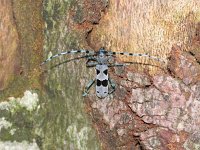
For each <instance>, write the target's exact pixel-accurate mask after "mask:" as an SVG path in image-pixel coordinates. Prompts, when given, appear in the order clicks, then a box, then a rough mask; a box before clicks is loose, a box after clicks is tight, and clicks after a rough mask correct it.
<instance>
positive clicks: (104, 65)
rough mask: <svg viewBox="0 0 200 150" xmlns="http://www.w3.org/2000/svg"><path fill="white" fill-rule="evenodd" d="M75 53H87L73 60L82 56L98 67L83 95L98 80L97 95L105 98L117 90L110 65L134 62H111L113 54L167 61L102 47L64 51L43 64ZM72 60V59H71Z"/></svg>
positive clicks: (88, 63)
mask: <svg viewBox="0 0 200 150" xmlns="http://www.w3.org/2000/svg"><path fill="white" fill-rule="evenodd" d="M75 53H85V55H83V56H82V57H76V58H74V59H72V60H77V59H80V58H86V59H87V62H86V67H96V79H94V80H92V81H90V83H89V84H88V85H87V86H86V87H85V90H84V94H83V96H86V95H87V94H88V91H89V89H90V88H91V86H92V85H93V84H94V83H95V82H96V95H97V97H99V98H105V97H106V96H108V94H111V93H112V92H114V91H115V84H114V83H113V82H112V81H111V80H110V78H109V77H108V67H115V66H125V65H129V64H133V62H125V63H123V64H117V63H110V62H109V61H110V58H112V57H111V56H113V55H117V54H119V55H127V56H136V57H138V56H139V57H148V58H149V59H153V60H156V61H159V62H162V63H166V60H164V59H161V58H158V57H155V56H150V55H148V54H140V53H129V52H112V51H106V50H105V49H104V48H100V49H99V50H98V51H97V52H95V51H90V50H70V51H66V52H62V53H59V54H56V55H53V56H50V57H49V58H48V59H47V60H45V61H44V62H42V64H41V65H43V64H45V63H47V62H48V61H51V60H52V59H53V58H56V57H59V56H61V55H67V54H75ZM69 61H70V60H69ZM109 84H110V86H111V88H112V89H111V90H109V87H108V85H109Z"/></svg>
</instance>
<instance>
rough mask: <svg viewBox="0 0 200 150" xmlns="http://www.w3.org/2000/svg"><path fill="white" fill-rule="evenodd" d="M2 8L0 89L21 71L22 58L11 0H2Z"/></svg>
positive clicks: (0, 13)
mask: <svg viewBox="0 0 200 150" xmlns="http://www.w3.org/2000/svg"><path fill="white" fill-rule="evenodd" d="M0 8H1V9H0V19H1V20H0V41H1V42H0V64H1V65H0V90H3V89H5V88H6V87H7V86H8V84H9V83H11V82H12V80H13V79H14V75H16V74H17V73H19V61H20V58H19V52H18V46H19V37H18V33H17V30H16V25H15V22H14V19H13V9H12V2H11V0H1V1H0Z"/></svg>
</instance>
